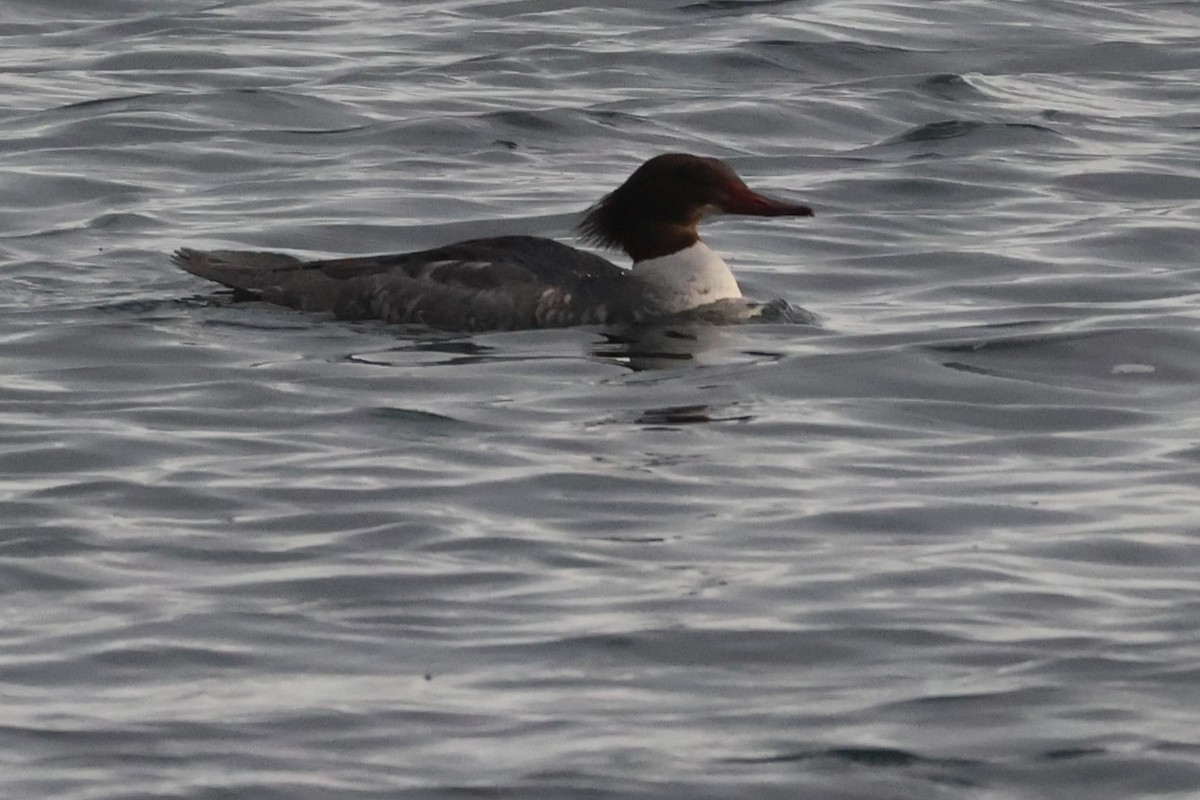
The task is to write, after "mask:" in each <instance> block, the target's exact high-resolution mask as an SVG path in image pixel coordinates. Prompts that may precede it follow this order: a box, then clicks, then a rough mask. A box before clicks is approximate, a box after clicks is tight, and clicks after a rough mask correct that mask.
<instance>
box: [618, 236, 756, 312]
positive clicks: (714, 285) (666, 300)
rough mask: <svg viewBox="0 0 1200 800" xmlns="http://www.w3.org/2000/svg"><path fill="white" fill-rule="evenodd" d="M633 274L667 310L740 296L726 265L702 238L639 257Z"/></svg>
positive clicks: (735, 281) (731, 273)
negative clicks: (682, 246) (666, 253)
mask: <svg viewBox="0 0 1200 800" xmlns="http://www.w3.org/2000/svg"><path fill="white" fill-rule="evenodd" d="M633 274H634V275H637V276H638V277H639V278H641V279H642V280H643V281H645V282H646V283H647V284H648V285H649V286H650V287H651V288H652V289H653V290H654V293H655V295H656V296H658V298H660V302H661V303H662V304H663V306H664V308H663V311H666V312H668V313H676V312H679V311H686V310H688V309H689V308H697V307H699V306H704V305H708V304H709V303H715V302H716V301H718V300H732V299H737V298H739V297H741V296H742V290H741V289H739V288H738V285H737V280H736V279H734V277H733V272H732V271H731V270H730V269H729V265H728V264H726V263H725V262H724V261H723V260H722V259H721V257H720V256H719V255H717V254H716V253H714V252H713V251H712V250H710V249H709V247H708V245H706V244H705V243H704V242H699V241H698V242H696V243H695V244H694V245H692V246H691V247H688V248H685V249H683V250H680V251H678V252H675V253H671V255H669V256H660V257H658V258H651V259H647V260H645V261H639V262H637V263H636V264H634V265H633Z"/></svg>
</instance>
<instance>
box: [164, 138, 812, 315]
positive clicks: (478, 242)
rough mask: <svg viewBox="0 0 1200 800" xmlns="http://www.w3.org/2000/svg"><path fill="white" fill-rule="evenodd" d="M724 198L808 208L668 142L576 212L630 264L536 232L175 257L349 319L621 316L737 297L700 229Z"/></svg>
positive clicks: (735, 205)
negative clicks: (408, 247)
mask: <svg viewBox="0 0 1200 800" xmlns="http://www.w3.org/2000/svg"><path fill="white" fill-rule="evenodd" d="M722 211H724V212H727V213H731V214H747V215H751V216H757V217H781V216H793V217H811V216H812V214H813V212H812V209H811V208H809V207H808V206H804V205H798V204H794V203H789V202H784V201H782V200H773V199H771V198H768V197H763V196H762V195H760V194H756V193H755V192H753V191H751V190H750V188H749V187H748V186H746V184H745V183H744V182H743V181H742V179H741V178H739V177H738V176H737V174H736V173H735V172H734V171H733V170H732V169H731V168H730V167H729V166H728V165H727V164H725V163H723V162H721V161H718V160H717V159H715V158H705V157H701V156H693V155H687V154H684V153H667V154H664V155H659V156H655V157H654V158H652V159H650V160H649V161H647V162H646V163H644V164H642V165H641V166H640V167H638V168H637V170H636V171H635V172H634V173H633V174H632V175H631V176H629V179H628V180H626V181H625V183H623V184H621V186H620V187H619V188H617V189H616V190H615V191H613V192H611V193H610V194H608V195H606V196H605V197H604V198H603V199H602V200H600V202H598V203H597V204H596V205H594V206H592V207H591V208H589V209H588V210H587V211H586V212H585V214H584V217H583V221H582V222H581V223H580V224H579V228H578V229H579V231H580V233H581V239H582V241H584V242H587V243H591V244H595V245H600V246H603V247H607V248H619V249H621V250H624V251H625V252H626V253H627V254H628V255H629V257H630V258H632V259H633V267H632V269H624V268H622V267H618V266H617V265H616V264H613V263H611V262H609V261H608V260H606V259H604V258H601V257H600V256H597V255H593V254H592V253H588V252H585V251H582V250H577V249H575V248H574V247H569V246H567V245H565V244H562V243H560V242H556V241H554V240H552V239H543V238H539V237H536V236H499V237H495V238H489V239H472V240H470V241H466V242H458V243H457V244H451V245H446V246H445V247H435V248H433V249H431V250H421V251H419V252H414V253H399V254H395V255H378V256H361V257H352V258H339V259H333V260H321V261H301V260H300V259H298V258H295V257H294V256H290V255H285V254H282V253H263V252H254V251H239V250H213V251H210V252H204V251H200V250H192V249H189V248H183V249H180V250H178V251H176V252H175V254H174V256H173V257H172V261H174V263H175V264H177V265H178V266H180V267H182V268H183V269H185V270H187V271H188V272H190V273H192V274H193V275H198V276H200V277H202V278H208V279H209V280H213V281H216V282H217V283H220V284H223V285H225V286H228V287H230V288H232V289H235V290H241V291H243V292H248V293H250V294H252V295H254V296H257V297H258V298H260V299H262V300H266V301H268V302H271V303H277V304H280V305H284V306H290V307H291V308H296V309H301V310H303V311H321V312H332V313H333V314H334V315H336V316H337V317H338V318H341V319H351V320H360V319H380V320H383V321H385V322H395V323H420V324H424V325H428V326H430V327H434V328H443V329H450V330H469V331H480V330H512V329H516V328H548V327H565V326H570V325H590V324H600V325H622V324H631V323H638V322H644V321H647V320H651V319H656V318H662V317H669V316H672V315H675V314H679V313H682V312H686V311H689V310H692V309H696V308H700V307H702V306H707V305H709V304H712V303H716V302H718V301H723V300H737V299H739V298H741V297H742V292H741V289H739V288H738V284H737V280H736V279H735V278H734V277H733V272H732V271H730V269H729V266H728V265H727V264H726V263H725V262H724V261H723V260H722V259H721V257H720V256H718V255H717V254H716V253H714V252H713V251H712V250H710V249H709V248H708V246H707V245H705V244H704V242H702V241H700V237H699V235H698V234H697V232H696V225H697V223H699V222H700V220H702V219H703V218H704V217H706V216H708V215H710V214H712V213H715V212H722Z"/></svg>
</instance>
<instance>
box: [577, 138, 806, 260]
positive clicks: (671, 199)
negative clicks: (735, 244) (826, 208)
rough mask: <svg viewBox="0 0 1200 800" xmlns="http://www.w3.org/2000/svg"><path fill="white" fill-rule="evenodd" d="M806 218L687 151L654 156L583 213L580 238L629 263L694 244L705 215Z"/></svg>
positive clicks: (796, 207) (791, 206)
mask: <svg viewBox="0 0 1200 800" xmlns="http://www.w3.org/2000/svg"><path fill="white" fill-rule="evenodd" d="M717 212H725V213H728V214H747V215H750V216H755V217H785V216H787V217H811V216H812V215H813V211H812V209H811V208H809V207H808V206H803V205H798V204H795V203H788V202H784V201H782V200H773V199H771V198H769V197H764V196H762V195H760V194H757V193H755V192H753V191H751V189H750V187H748V186H747V185H746V184H745V183H744V182H743V181H742V179H741V178H739V177H738V176H737V173H736V172H734V171H733V170H732V169H731V168H730V167H729V165H728V164H725V163H724V162H721V161H718V160H717V159H715V158H705V157H703V156H693V155H688V154H686V153H666V154H664V155H660V156H655V157H654V158H652V159H650V160H649V161H647V162H646V163H644V164H642V165H641V166H640V167H638V168H637V169H636V170H635V171H634V173H633V174H632V175H630V176H629V178H628V180H626V181H625V182H624V183H623V184H621V185H620V186H619V187H618V188H617V189H616V190H614V191H613V192H611V193H609V194H607V195H605V197H604V198H603V199H601V200H600V202H599V203H596V205H594V206H592V207H591V208H589V209H588V210H587V212H586V213H585V214H584V217H583V221H582V222H581V223H580V224H579V230H580V231H581V232H582V234H583V240H584V241H586V242H591V243H593V244H598V245H601V246H603V247H614V248H620V249H622V250H624V251H625V252H626V253H628V254H629V257H630V258H632V259H633V260H634V261H644V260H646V259H650V258H657V257H659V256H665V255H669V254H671V253H674V252H676V251H678V250H682V249H683V248H685V247H689V246H691V245H693V244H695V243H696V242H697V241H698V240H699V238H700V236H699V234H698V233H697V232H696V225H697V224H698V223H699V222H700V220H702V219H704V217H706V216H708V215H709V214H713V213H717Z"/></svg>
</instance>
